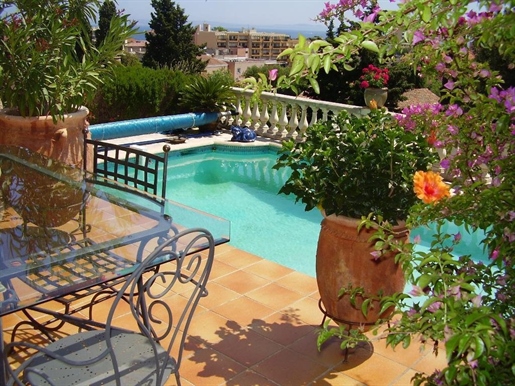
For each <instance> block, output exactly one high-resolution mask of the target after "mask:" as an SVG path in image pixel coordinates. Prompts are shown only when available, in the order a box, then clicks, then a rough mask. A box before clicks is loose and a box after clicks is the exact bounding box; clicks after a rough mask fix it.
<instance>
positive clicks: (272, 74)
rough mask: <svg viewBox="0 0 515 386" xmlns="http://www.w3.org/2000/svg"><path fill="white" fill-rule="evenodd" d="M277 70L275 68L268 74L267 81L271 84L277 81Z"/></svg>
mask: <svg viewBox="0 0 515 386" xmlns="http://www.w3.org/2000/svg"><path fill="white" fill-rule="evenodd" d="M278 72H279V70H278V69H277V68H274V69H272V70H270V71H269V72H268V79H270V80H271V81H272V82H273V81H274V80H276V79H277V73H278Z"/></svg>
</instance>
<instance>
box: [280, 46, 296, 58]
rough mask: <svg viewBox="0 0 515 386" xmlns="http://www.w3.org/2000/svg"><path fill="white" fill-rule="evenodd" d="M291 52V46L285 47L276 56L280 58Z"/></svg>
mask: <svg viewBox="0 0 515 386" xmlns="http://www.w3.org/2000/svg"><path fill="white" fill-rule="evenodd" d="M292 52H293V48H287V49H285V50H284V51H283V52H281V53H280V54H279V55H278V56H277V57H278V58H281V57H283V56H286V55H290V54H291V53H292Z"/></svg>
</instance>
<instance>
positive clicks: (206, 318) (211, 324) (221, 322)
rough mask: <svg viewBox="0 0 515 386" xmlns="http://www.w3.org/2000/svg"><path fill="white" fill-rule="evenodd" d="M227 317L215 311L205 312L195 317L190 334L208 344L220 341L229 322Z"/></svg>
mask: <svg viewBox="0 0 515 386" xmlns="http://www.w3.org/2000/svg"><path fill="white" fill-rule="evenodd" d="M227 322H228V320H227V318H225V317H223V316H221V315H219V314H216V313H214V312H211V311H210V312H205V313H203V314H202V315H201V317H198V318H197V317H194V318H193V320H192V322H191V325H190V328H189V330H188V335H189V336H190V337H193V338H196V339H198V340H199V341H201V342H204V343H205V344H207V345H212V344H215V343H218V342H219V341H220V339H222V337H223V336H221V335H223V333H222V330H223V328H224V326H225V325H226V324H227Z"/></svg>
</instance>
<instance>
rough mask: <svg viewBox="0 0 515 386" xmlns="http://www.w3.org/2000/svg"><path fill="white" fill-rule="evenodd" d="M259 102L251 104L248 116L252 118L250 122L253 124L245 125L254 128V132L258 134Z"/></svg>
mask: <svg viewBox="0 0 515 386" xmlns="http://www.w3.org/2000/svg"><path fill="white" fill-rule="evenodd" d="M259 116H260V114H259V103H254V105H253V106H252V115H251V116H250V118H251V119H252V123H253V125H252V126H250V125H247V126H248V127H250V128H251V129H254V130H255V131H256V133H258V134H259V128H260V120H259Z"/></svg>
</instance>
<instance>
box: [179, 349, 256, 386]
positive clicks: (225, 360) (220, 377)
mask: <svg viewBox="0 0 515 386" xmlns="http://www.w3.org/2000/svg"><path fill="white" fill-rule="evenodd" d="M245 370H246V368H245V366H242V365H241V364H239V363H238V362H236V361H234V360H232V359H231V358H229V357H227V356H225V355H223V354H222V353H220V352H218V351H216V350H213V349H212V348H209V347H205V348H199V349H197V350H195V353H194V354H193V355H192V356H189V357H188V358H187V359H185V360H184V361H183V362H182V364H181V368H180V374H181V377H182V378H184V379H186V380H187V381H188V382H191V383H192V384H193V385H195V386H219V385H226V384H227V382H228V381H230V380H231V379H233V378H234V377H236V376H237V375H238V374H240V373H243V372H244V371H245Z"/></svg>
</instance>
